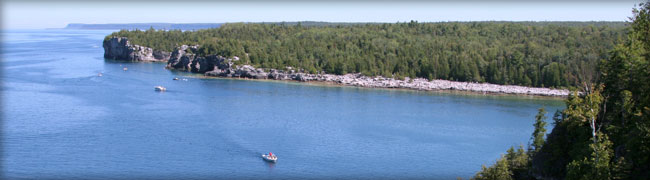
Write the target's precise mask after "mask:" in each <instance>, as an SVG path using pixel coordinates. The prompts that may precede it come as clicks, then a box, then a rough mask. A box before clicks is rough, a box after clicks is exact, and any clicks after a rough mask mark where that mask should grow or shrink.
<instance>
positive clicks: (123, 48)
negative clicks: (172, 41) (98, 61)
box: [103, 37, 171, 61]
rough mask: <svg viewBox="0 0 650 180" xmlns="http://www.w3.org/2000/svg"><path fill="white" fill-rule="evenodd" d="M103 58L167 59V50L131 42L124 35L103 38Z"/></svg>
mask: <svg viewBox="0 0 650 180" xmlns="http://www.w3.org/2000/svg"><path fill="white" fill-rule="evenodd" d="M103 46H104V58H108V59H115V60H124V61H167V60H169V57H170V54H171V53H169V52H165V51H159V50H154V49H151V48H149V47H144V46H140V45H134V44H131V43H130V42H129V40H128V38H126V37H113V38H110V39H108V40H104V43H103Z"/></svg>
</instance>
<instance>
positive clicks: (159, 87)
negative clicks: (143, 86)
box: [154, 86, 167, 91]
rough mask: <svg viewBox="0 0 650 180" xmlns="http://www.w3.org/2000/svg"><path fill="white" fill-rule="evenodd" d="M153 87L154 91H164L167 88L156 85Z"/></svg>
mask: <svg viewBox="0 0 650 180" xmlns="http://www.w3.org/2000/svg"><path fill="white" fill-rule="evenodd" d="M154 89H155V90H156V91H166V90H167V88H165V87H162V86H156V87H154Z"/></svg>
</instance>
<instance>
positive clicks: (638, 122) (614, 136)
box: [474, 3, 650, 180]
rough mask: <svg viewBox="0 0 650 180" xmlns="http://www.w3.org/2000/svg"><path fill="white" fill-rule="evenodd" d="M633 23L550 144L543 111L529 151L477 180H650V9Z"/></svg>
mask: <svg viewBox="0 0 650 180" xmlns="http://www.w3.org/2000/svg"><path fill="white" fill-rule="evenodd" d="M630 19H631V23H630V24H629V26H628V27H627V28H628V30H627V31H628V33H627V38H626V41H624V42H622V43H620V44H618V45H616V46H615V47H614V48H612V50H611V51H610V53H609V56H608V58H606V59H605V60H603V61H601V63H600V74H601V78H600V79H599V80H598V81H596V83H595V84H593V85H586V86H585V87H587V88H585V89H584V90H583V92H585V93H584V94H581V95H579V94H577V93H574V95H572V96H570V97H569V98H568V99H567V100H566V109H565V110H563V111H561V112H556V113H555V114H554V115H553V118H552V119H553V123H554V124H555V127H554V129H553V131H552V132H551V133H550V134H548V135H547V137H546V140H544V135H545V131H546V130H545V127H544V125H545V124H543V123H541V122H543V121H540V120H543V119H545V118H546V117H544V113H543V111H542V110H541V111H540V113H539V114H540V115H538V116H537V117H536V123H535V125H534V126H535V132H534V133H533V137H532V138H531V143H530V145H529V148H528V149H527V150H524V148H523V147H519V148H518V150H516V151H515V150H514V148H510V149H509V150H508V151H507V154H505V155H504V156H503V157H501V158H500V159H499V160H497V162H496V163H495V164H494V165H492V166H491V167H485V166H484V167H483V168H482V170H481V171H480V172H479V173H477V175H476V177H474V178H475V179H536V178H543V179H581V180H601V179H602V180H606V179H650V93H649V92H648V91H649V90H650V3H646V4H641V5H640V8H639V9H634V10H633V17H632V18H630Z"/></svg>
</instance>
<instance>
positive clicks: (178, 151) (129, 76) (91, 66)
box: [0, 30, 564, 179]
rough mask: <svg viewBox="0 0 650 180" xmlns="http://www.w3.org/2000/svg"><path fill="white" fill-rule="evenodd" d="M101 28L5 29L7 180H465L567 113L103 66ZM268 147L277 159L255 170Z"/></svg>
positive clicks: (506, 99)
mask: <svg viewBox="0 0 650 180" xmlns="http://www.w3.org/2000/svg"><path fill="white" fill-rule="evenodd" d="M110 32H111V31H100V30H9V31H3V32H2V38H3V40H2V45H3V51H2V63H1V66H2V75H1V77H0V78H1V82H2V89H1V92H2V93H1V94H2V120H3V123H2V175H3V176H4V178H7V179H80V178H83V179H130V178H154V179H161V178H162V179H181V178H182V179H188V178H190V179H215V178H218V179H249V178H253V179H310V178H313V179H331V178H359V179H396V178H410V179H418V178H422V179H455V178H456V177H461V178H464V179H467V178H469V177H471V176H473V175H474V174H475V173H476V172H477V171H478V170H480V168H481V165H483V164H485V165H489V164H491V163H493V162H494V161H495V160H496V159H497V158H498V157H499V156H500V155H501V154H502V153H504V152H505V150H506V149H507V148H509V147H510V146H518V145H520V144H523V145H525V144H526V143H527V142H528V141H529V138H530V134H531V133H532V131H533V126H532V124H533V121H534V116H535V114H536V113H537V109H538V108H540V107H545V108H546V109H547V111H548V112H551V113H549V114H547V116H549V117H550V116H551V115H552V112H555V110H557V109H562V108H564V107H563V102H562V100H561V99H555V98H542V97H531V96H513V95H480V94H471V93H453V92H422V91H411V90H393V89H369V88H357V87H341V86H325V85H316V84H305V83H297V82H287V81H252V80H240V79H221V78H203V77H200V76H197V75H193V74H188V73H182V72H176V71H170V70H166V69H164V66H165V64H163V63H127V62H119V61H112V60H105V59H104V58H103V48H102V47H101V46H102V40H103V38H104V36H105V35H107V34H109V33H110ZM124 67H127V68H128V70H127V71H124V70H123V68H124ZM99 73H102V74H103V76H101V77H100V76H98V74H99ZM174 77H179V78H181V79H186V80H179V81H174V80H172V79H173V78H174ZM157 85H162V86H165V87H166V88H167V89H168V91H166V92H156V91H154V88H153V87H154V86H157ZM547 121H548V122H550V119H549V120H547ZM549 124H551V123H549ZM547 128H548V129H550V128H551V127H550V126H549V127H547ZM268 152H273V153H275V154H277V155H278V157H279V160H278V162H277V163H276V164H270V163H266V162H264V161H262V159H261V158H260V155H261V154H263V153H268Z"/></svg>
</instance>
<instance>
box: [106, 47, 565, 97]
mask: <svg viewBox="0 0 650 180" xmlns="http://www.w3.org/2000/svg"><path fill="white" fill-rule="evenodd" d="M103 47H104V57H105V58H108V59H115V60H124V61H158V62H165V61H166V62H167V66H166V68H167V69H173V70H179V71H188V72H193V73H201V74H204V75H206V76H216V77H229V78H252V79H272V80H295V81H301V82H327V83H333V84H340V85H346V86H358V87H369V88H403V89H413V90H423V91H433V90H459V91H470V92H477V93H503V94H521V95H538V96H568V95H569V93H570V92H569V90H566V89H551V88H538V87H525V86H516V85H498V84H490V83H475V82H457V81H448V80H431V81H430V80H428V79H425V78H415V79H410V78H408V77H407V78H405V79H404V80H399V79H395V78H388V77H381V76H377V77H368V76H364V75H362V74H359V73H355V74H345V75H334V74H325V73H321V74H310V73H306V72H305V71H304V70H302V69H295V68H293V67H286V68H285V69H283V70H278V69H262V68H255V67H253V66H251V65H246V64H238V63H237V61H238V60H239V58H238V57H236V56H234V57H223V56H219V55H208V56H205V57H204V56H197V55H196V54H193V53H190V52H196V50H197V49H198V47H199V46H198V45H194V46H189V45H182V46H180V47H177V48H176V49H174V50H173V51H172V52H165V51H160V50H155V49H152V48H149V47H144V46H140V45H135V44H131V43H130V42H129V41H128V39H127V38H125V37H112V38H109V39H107V40H104V43H103Z"/></svg>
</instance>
